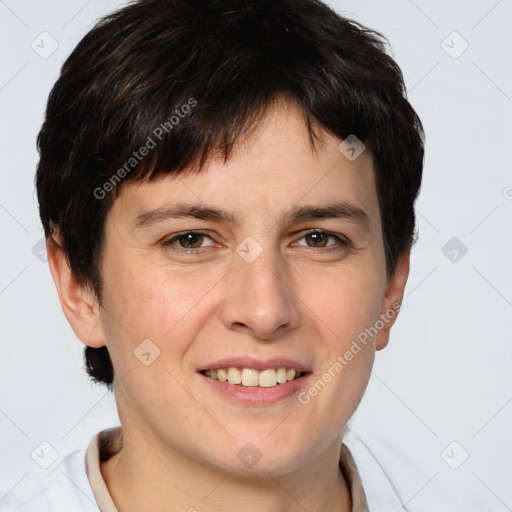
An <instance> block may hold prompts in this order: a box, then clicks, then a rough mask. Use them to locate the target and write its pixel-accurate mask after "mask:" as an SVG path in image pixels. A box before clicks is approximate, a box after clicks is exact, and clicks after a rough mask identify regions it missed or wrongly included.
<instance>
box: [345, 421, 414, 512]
mask: <svg viewBox="0 0 512 512" xmlns="http://www.w3.org/2000/svg"><path fill="white" fill-rule="evenodd" d="M343 442H344V444H345V445H346V446H347V448H348V449H349V451H350V453H351V455H352V457H353V461H354V462H355V465H356V467H357V471H358V474H359V476H360V478H361V482H362V485H363V489H364V492H365V495H366V499H367V501H368V507H369V510H372V511H373V510H375V511H379V512H395V511H396V510H401V508H400V507H402V508H403V507H404V505H405V504H404V502H403V498H401V497H400V495H399V493H398V491H397V488H396V484H395V482H394V481H393V478H392V472H391V471H390V470H389V468H387V467H386V465H385V464H383V462H382V461H381V460H379V458H378V456H377V455H376V454H375V453H374V451H373V450H372V449H371V448H370V447H369V445H368V443H367V442H365V440H364V439H363V438H362V437H361V436H359V435H357V434H356V433H355V432H354V431H352V430H349V429H347V431H346V433H345V436H344V438H343Z"/></svg>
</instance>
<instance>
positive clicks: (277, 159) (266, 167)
mask: <svg viewBox="0 0 512 512" xmlns="http://www.w3.org/2000/svg"><path fill="white" fill-rule="evenodd" d="M316 133H317V135H318V136H319V139H318V140H317V141H316V143H315V149H313V148H312V146H311V143H310V139H309V132H308V130H307V127H306V125H305V122H304V119H303V117H302V115H301V113H300V112H299V111H298V109H297V108H295V107H294V106H293V105H286V106H279V107H275V108H273V109H272V110H270V111H269V112H268V113H267V115H266V116H265V117H264V118H263V119H262V121H261V122H260V123H259V124H258V125H257V127H256V128H255V129H254V130H253V131H251V132H250V133H249V134H247V135H245V136H243V137H242V138H241V139H239V141H237V143H236V145H235V147H234V148H233V150H232V152H231V154H230V158H229V159H228V161H227V162H224V159H223V158H221V157H216V156H212V157H210V159H209V160H208V162H207V163H206V165H205V166H204V168H203V169H201V171H199V170H198V169H197V168H189V169H186V170H185V172H182V173H180V174H177V175H172V174H169V175H166V176H163V177H160V178H158V179H157V180H155V181H153V182H146V183H144V184H135V183H132V182H130V183H127V184H125V186H123V189H122V191H121V194H120V196H119V198H118V199H117V201H116V202H115V204H114V208H113V209H114V210H122V211H123V212H124V215H123V217H125V218H126V219H130V220H131V222H132V223H133V224H134V226H135V227H137V226H141V225H144V224H146V223H147V221H148V220H149V219H151V218H155V216H158V215H159V212H160V213H162V212H164V211H165V212H166V213H167V214H174V216H179V215H180V214H181V213H183V211H184V210H187V209H188V210H189V213H190V212H191V211H195V212H196V213H195V214H196V217H197V218H200V216H201V215H203V216H204V215H207V216H208V218H209V219H211V220H219V221H223V222H227V221H229V222H231V223H232V224H241V223H243V222H247V221H249V220H250V219H251V218H253V217H254V216H255V215H260V216H264V217H267V218H268V217H270V216H272V217H273V218H274V219H278V220H279V221H280V222H284V221H290V220H300V218H301V215H302V217H304V208H306V209H307V208H308V207H310V210H311V207H314V206H317V207H320V206H322V205H323V206H325V205H327V204H329V205H334V204H336V205H337V209H338V213H340V212H341V210H342V209H343V208H344V209H345V213H348V214H352V216H353V217H354V218H355V217H358V216H359V220H361V221H364V219H363V217H364V214H366V216H367V217H368V219H369V220H370V223H372V221H373V220H378V219H379V212H378V200H377V191H376V182H375V172H374V168H373V160H372V157H371V155H370V154H369V152H368V151H363V152H362V154H361V155H359V156H358V157H357V158H356V159H349V158H347V155H346V153H344V152H343V151H340V148H339V146H340V142H341V139H339V138H337V137H336V136H335V135H333V134H332V133H329V132H327V131H325V130H323V129H320V128H317V129H316ZM349 156H351V155H349ZM177 203H179V204H177ZM301 208H302V212H301V211H300V210H301ZM200 210H201V211H200ZM206 210H208V213H206V214H205V211H206ZM309 213H310V214H311V213H313V212H311V211H309ZM341 213H343V212H341ZM216 217H217V219H215V218H216ZM205 218H206V217H205Z"/></svg>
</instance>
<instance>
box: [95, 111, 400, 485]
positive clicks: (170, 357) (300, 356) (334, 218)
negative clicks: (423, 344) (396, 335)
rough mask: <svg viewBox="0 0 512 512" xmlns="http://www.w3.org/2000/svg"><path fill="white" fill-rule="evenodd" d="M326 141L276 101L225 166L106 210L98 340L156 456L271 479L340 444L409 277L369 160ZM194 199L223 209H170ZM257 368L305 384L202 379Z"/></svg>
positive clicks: (140, 191)
mask: <svg viewBox="0 0 512 512" xmlns="http://www.w3.org/2000/svg"><path fill="white" fill-rule="evenodd" d="M320 133H321V134H322V141H321V142H319V143H318V144H317V151H316V152H313V151H312V149H311V146H310V143H309V139H308V134H307V129H306V127H305V125H304V122H303V120H302V117H301V116H300V114H299V112H298V111H297V110H295V108H294V107H292V106H290V105H288V106H287V107H284V106H281V107H279V108H278V107H276V108H275V109H274V110H272V111H271V112H270V113H269V114H268V115H267V117H266V118H265V119H264V121H263V122H262V124H260V125H259V127H258V129H257V131H255V132H253V133H252V134H251V136H250V138H248V139H246V140H244V141H243V142H241V143H240V144H239V146H238V147H237V148H236V150H235V152H234V153H233V154H232V156H231V158H230V160H228V162H227V163H226V164H224V163H223V161H221V160H215V159H212V160H210V162H209V164H208V165H207V167H206V168H205V170H204V171H203V172H202V173H197V172H193V171H191V172H187V173H186V174H181V175H180V176H179V177H164V178H162V179H159V180H157V181H155V182H152V183H146V184H143V185H137V184H131V183H127V184H126V185H125V186H123V189H122V191H121V194H120V196H119V198H118V199H117V200H116V202H115V203H114V205H113V207H112V209H111V210H110V212H109V214H108V217H107V219H106V225H105V247H104V254H103V260H102V268H101V271H102V276H103V280H104V288H103V296H102V308H100V310H99V312H98V316H97V322H98V325H97V330H96V333H97V335H98V342H97V345H101V344H102V343H105V344H106V345H107V347H108V350H109V352H110V355H111V358H112V361H113V364H114V368H115V374H116V375H115V377H116V380H118V382H117V384H116V400H117V404H118V408H119V414H120V418H121V421H122V423H123V426H124V427H127V426H128V427H129V428H131V429H132V430H133V431H137V432H138V433H140V434H141V435H143V436H144V438H145V439H151V440H152V443H153V444H155V443H156V444H157V445H158V446H159V448H160V450H161V451H162V452H165V450H170V451H174V452H180V453H186V454H187V456H189V457H192V458H193V459H195V460H199V461H202V462H204V463H206V464H208V465H211V466H214V467H217V468H221V469H222V470H225V471H236V472H244V471H245V472H252V473H257V472H260V471H261V472H264V471H265V472H266V471H270V472H271V473H272V474H275V475H279V474H284V473H286V472H290V471H292V470H293V469H294V468H296V467H299V466H300V465H301V464H302V465H304V464H308V462H311V461H313V460H315V457H320V456H321V454H322V453H323V452H324V451H325V450H326V449H327V448H328V447H329V446H330V445H331V444H333V443H340V442H341V438H342V434H343V430H344V428H345V425H346V423H347V421H348V419H349V418H350V416H351V415H352V413H353V412H354V410H355V409H356V407H357V405H358V404H359V402H360V400H361V398H362V395H363V393H364V390H365V388H366V385H367V382H368V378H369V375H370V372H371V368H372V364H373V360H374V353H375V350H376V349H380V348H382V347H383V346H385V344H386V342H387V337H388V334H389V328H390V327H391V325H392V323H393V321H394V317H395V316H396V309H394V307H393V304H395V305H396V302H397V301H400V299H401V296H402V293H403V287H404V286H405V280H406V274H407V272H405V273H404V272H402V273H401V274H400V273H398V274H397V277H395V278H391V279H389V280H388V279H387V278H386V272H385V258H384V248H383V238H382V229H381V217H380V213H379V207H378V199H377V190H376V182H375V175H374V170H373V164H372V159H371V156H370V155H369V154H368V152H367V151H365V152H363V153H362V154H361V155H360V156H359V157H358V158H357V159H355V160H353V161H351V160H349V159H348V158H347V157H345V155H344V154H342V153H341V152H340V150H339V149H338V146H339V143H340V142H341V141H340V140H339V139H337V138H336V137H334V136H333V135H331V134H329V133H327V132H320ZM191 205H194V206H196V207H197V208H198V209H200V208H208V209H209V210H218V211H221V212H223V213H224V214H226V215H225V216H224V217H222V218H221V217H219V215H218V212H217V215H213V216H212V215H211V212H210V215H206V214H205V215H203V218H197V217H198V216H197V215H196V216H195V217H194V216H191V215H182V216H180V215H176V213H177V209H178V207H179V208H181V209H186V207H189V206H191ZM306 207H310V208H317V209H320V208H322V209H325V210H323V214H322V215H319V216H318V217H314V216H312V215H311V210H309V211H308V210H307V208H306ZM189 211H190V209H189ZM326 212H327V213H326ZM329 212H330V213H329ZM400 268H402V267H400ZM399 271H400V269H399ZM404 276H405V277H404ZM390 310H393V315H391V314H389V311H390ZM385 314H387V315H388V316H387V317H386V318H388V320H387V321H386V322H383V320H382V319H383V315H385ZM379 319H380V322H379ZM376 322H377V325H378V326H380V329H378V334H377V335H376V336H374V337H372V336H366V338H367V339H366V341H365V343H363V342H362V341H361V340H362V339H363V338H364V335H363V336H362V335H361V334H362V333H363V332H365V329H368V328H370V327H372V326H375V325H376ZM383 323H384V326H383V327H382V324H383ZM366 332H368V331H366ZM98 333H99V334H98ZM358 336H359V338H358ZM357 340H359V341H357ZM354 342H355V343H356V345H354ZM356 346H357V347H358V348H355V347H356ZM349 352H350V353H351V354H352V356H350V355H349V354H348V353H349ZM226 358H240V359H239V360H238V361H231V362H229V361H227V362H226V361H223V360H224V359H226ZM244 358H245V359H244ZM273 359H276V361H270V360H273ZM278 360H280V361H278ZM336 362H338V364H336ZM260 365H261V366H262V367H263V368H275V369H278V368H282V367H284V368H286V369H296V368H300V369H302V370H303V371H304V372H306V374H305V375H304V376H303V377H301V378H299V379H297V380H293V381H290V382H286V383H284V382H283V383H277V384H276V385H275V386H272V385H271V384H272V382H273V381H272V379H275V376H274V374H273V373H272V370H271V371H270V372H263V373H262V374H261V375H263V380H262V381H261V382H262V383H263V386H262V387H259V386H258V387H255V386H243V385H240V384H229V382H220V381H219V380H218V378H217V380H215V379H212V378H211V377H208V376H206V375H204V374H203V373H201V372H200V370H203V369H205V368H210V369H218V368H219V367H224V368H227V367H229V366H233V367H238V368H247V369H248V370H249V371H245V373H244V374H245V377H243V378H244V379H248V380H244V382H249V381H250V379H251V376H252V378H254V376H255V375H256V379H258V378H261V375H260V374H259V373H256V372H255V371H254V370H255V369H258V368H260ZM254 367H256V368H254ZM340 367H341V368H340ZM263 368H260V369H263ZM251 369H252V371H251ZM220 373H221V372H219V371H217V377H218V376H219V374H220ZM282 374H283V372H282V371H278V372H276V375H282ZM289 375H290V374H288V376H289ZM232 376H233V377H234V378H235V380H236V377H237V372H236V371H235V372H233V371H232ZM329 377H330V378H329ZM267 378H268V379H269V380H268V381H267V380H266V379H267ZM258 382H259V381H258ZM315 383H316V385H315ZM266 385H268V387H265V386H266ZM315 390H316V391H315ZM198 440H200V442H198ZM248 443H251V444H248ZM283 446H286V450H280V449H279V448H280V447H281V448H282V447H283ZM247 454H248V455H255V456H256V457H261V458H260V460H259V461H258V463H257V464H255V465H254V466H250V465H249V464H248V463H247V460H246V459H244V456H245V455H247Z"/></svg>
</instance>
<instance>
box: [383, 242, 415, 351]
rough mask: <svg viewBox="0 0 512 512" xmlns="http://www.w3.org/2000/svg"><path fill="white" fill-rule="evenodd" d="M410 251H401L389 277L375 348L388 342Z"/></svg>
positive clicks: (395, 316)
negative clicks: (393, 271) (393, 270)
mask: <svg viewBox="0 0 512 512" xmlns="http://www.w3.org/2000/svg"><path fill="white" fill-rule="evenodd" d="M410 256H411V251H405V252H403V253H402V254H401V255H400V257H399V260H398V263H397V266H396V269H395V273H394V274H393V275H392V276H390V277H389V279H388V282H387V286H386V292H385V294H384V298H383V301H382V307H381V310H380V318H379V319H380V321H381V322H379V327H380V326H381V325H382V324H384V325H383V326H382V328H380V329H379V333H378V334H377V337H376V343H375V348H376V350H382V349H383V348H385V347H386V345H387V344H388V342H389V334H390V331H391V327H392V326H393V324H394V323H395V321H396V319H397V317H398V313H399V310H400V308H401V306H402V300H403V296H404V290H405V285H406V284H407V278H408V277H409V263H410Z"/></svg>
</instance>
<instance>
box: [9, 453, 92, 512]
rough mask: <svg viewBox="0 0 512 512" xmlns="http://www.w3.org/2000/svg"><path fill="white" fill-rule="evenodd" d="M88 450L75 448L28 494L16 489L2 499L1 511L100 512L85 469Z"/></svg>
mask: <svg viewBox="0 0 512 512" xmlns="http://www.w3.org/2000/svg"><path fill="white" fill-rule="evenodd" d="M85 453H86V450H85V449H83V450H75V451H74V452H72V453H70V454H69V455H67V456H66V457H65V458H64V459H63V460H62V462H61V463H60V464H59V465H58V466H57V467H56V468H55V469H54V470H53V471H52V472H51V473H50V474H49V475H48V476H47V477H45V478H44V479H43V480H41V482H40V483H39V484H38V485H37V487H35V488H34V489H32V491H31V494H30V495H29V496H26V495H25V496H19V495H16V494H15V493H14V492H13V493H10V494H8V495H7V496H5V498H4V499H3V500H0V512H93V511H94V512H98V507H97V505H96V501H95V499H94V495H93V493H92V490H91V486H90V485H89V481H88V478H87V474H86V471H85Z"/></svg>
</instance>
